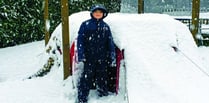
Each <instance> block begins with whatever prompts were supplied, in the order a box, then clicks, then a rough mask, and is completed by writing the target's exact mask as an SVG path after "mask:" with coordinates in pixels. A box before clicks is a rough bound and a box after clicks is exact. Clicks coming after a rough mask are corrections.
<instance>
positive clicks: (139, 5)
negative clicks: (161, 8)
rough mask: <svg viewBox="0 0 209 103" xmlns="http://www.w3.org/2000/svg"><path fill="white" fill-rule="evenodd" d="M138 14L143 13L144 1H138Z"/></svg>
mask: <svg viewBox="0 0 209 103" xmlns="http://www.w3.org/2000/svg"><path fill="white" fill-rule="evenodd" d="M138 13H139V14H141V13H144V0H138Z"/></svg>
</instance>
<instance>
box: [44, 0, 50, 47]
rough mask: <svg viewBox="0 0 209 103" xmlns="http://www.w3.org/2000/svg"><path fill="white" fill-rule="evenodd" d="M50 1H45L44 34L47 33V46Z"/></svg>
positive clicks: (46, 40) (46, 42)
mask: <svg viewBox="0 0 209 103" xmlns="http://www.w3.org/2000/svg"><path fill="white" fill-rule="evenodd" d="M48 7H49V0H45V1H44V32H45V37H44V39H45V45H47V44H48V42H49V10H48Z"/></svg>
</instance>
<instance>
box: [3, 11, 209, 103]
mask: <svg viewBox="0 0 209 103" xmlns="http://www.w3.org/2000/svg"><path fill="white" fill-rule="evenodd" d="M89 18H90V14H89V12H80V13H77V14H73V15H71V16H70V20H69V22H70V34H71V40H70V41H71V44H72V41H74V39H75V38H76V37H77V31H78V29H79V26H80V24H81V22H83V21H84V20H86V19H89ZM105 21H106V22H107V23H108V24H109V25H110V27H111V31H112V33H113V37H114V41H115V43H116V44H117V46H118V47H119V48H121V49H125V64H126V70H127V75H126V78H127V81H126V82H127V86H125V85H124V84H123V83H121V84H123V85H120V90H119V95H118V96H115V95H111V96H108V97H103V98H99V99H98V98H97V97H96V96H95V95H94V93H93V92H92V93H91V94H90V100H89V103H126V102H127V101H124V90H123V89H124V87H127V94H128V100H129V103H206V102H207V101H209V98H208V96H209V75H208V73H207V71H209V69H208V70H207V69H206V68H209V66H208V64H207V62H208V61H209V56H205V55H200V53H202V54H207V53H208V52H207V51H208V48H205V47H203V48H198V47H197V46H196V45H195V43H194V40H193V38H192V35H191V34H190V31H189V30H188V28H187V27H186V26H185V25H184V24H182V23H180V22H179V21H176V20H174V19H173V18H172V17H170V16H168V15H160V14H141V15H138V14H122V13H114V14H109V16H108V17H107V18H106V19H105ZM61 32H62V30H61V25H59V26H58V27H57V28H56V30H55V31H54V32H53V34H52V37H51V39H50V42H49V44H48V45H47V47H46V49H44V44H43V43H44V42H43V41H41V42H35V43H31V44H26V45H21V46H16V47H10V48H5V49H0V57H1V58H0V91H1V92H0V102H1V103H74V100H75V99H76V92H75V91H76V90H75V89H73V87H72V77H69V78H68V79H67V80H65V81H63V80H62V79H63V74H62V73H63V70H62V61H61V60H62V54H60V52H59V51H58V50H57V48H58V47H59V46H61V45H62V42H61V41H62V40H61V34H62V33H61ZM46 51H47V52H48V53H47V52H46ZM203 56H204V57H203ZM50 57H51V58H52V60H53V65H52V69H51V71H50V72H49V73H48V74H47V75H46V76H44V77H38V78H32V79H25V78H27V77H28V76H30V75H32V74H34V73H35V72H36V71H38V70H39V69H40V68H42V69H43V65H45V64H46V63H47V62H48V59H49V58H50ZM204 66H205V67H206V68H205V67H204ZM122 69H124V68H122ZM121 71H122V72H121V74H125V73H124V70H121ZM124 81H125V80H124V77H123V78H122V77H121V81H120V82H124Z"/></svg>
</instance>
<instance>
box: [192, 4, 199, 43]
mask: <svg viewBox="0 0 209 103" xmlns="http://www.w3.org/2000/svg"><path fill="white" fill-rule="evenodd" d="M199 14H200V0H193V1H192V29H191V30H192V36H193V38H194V40H195V42H196V44H197V43H198V40H197V38H196V35H197V33H198V28H199Z"/></svg>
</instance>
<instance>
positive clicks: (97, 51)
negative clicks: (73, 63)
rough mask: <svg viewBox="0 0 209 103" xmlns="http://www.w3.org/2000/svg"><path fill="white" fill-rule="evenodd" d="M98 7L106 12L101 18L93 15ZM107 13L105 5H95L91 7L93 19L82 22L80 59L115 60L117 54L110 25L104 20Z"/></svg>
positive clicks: (79, 39) (79, 44) (78, 40)
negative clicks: (98, 18)
mask: <svg viewBox="0 0 209 103" xmlns="http://www.w3.org/2000/svg"><path fill="white" fill-rule="evenodd" d="M96 9H100V10H102V11H103V13H104V15H103V18H102V19H100V20H97V19H95V18H93V16H92V13H93V11H94V10H96ZM107 14H108V12H107V11H106V9H105V8H104V7H102V6H98V5H97V6H94V7H92V8H91V13H90V15H91V19H89V20H86V21H84V22H83V23H82V24H81V26H80V29H79V32H78V38H77V49H78V61H85V60H87V62H91V61H97V60H101V61H107V62H113V61H114V59H115V55H116V54H115V47H114V42H113V37H112V34H111V30H110V27H109V26H108V24H106V23H105V22H104V21H103V19H104V18H105V17H106V16H107Z"/></svg>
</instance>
